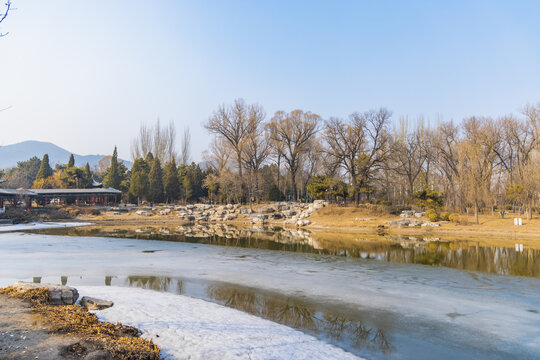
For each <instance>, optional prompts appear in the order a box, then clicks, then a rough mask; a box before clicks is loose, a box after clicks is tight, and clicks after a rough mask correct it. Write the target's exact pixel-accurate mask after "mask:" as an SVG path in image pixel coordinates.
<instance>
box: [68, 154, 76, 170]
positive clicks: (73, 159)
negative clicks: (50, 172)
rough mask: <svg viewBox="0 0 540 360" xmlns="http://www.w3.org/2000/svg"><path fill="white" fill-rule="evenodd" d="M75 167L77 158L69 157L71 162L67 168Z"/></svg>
mask: <svg viewBox="0 0 540 360" xmlns="http://www.w3.org/2000/svg"><path fill="white" fill-rule="evenodd" d="M74 166H75V158H74V157H73V154H71V155H69V161H68V163H67V167H68V168H71V167H74Z"/></svg>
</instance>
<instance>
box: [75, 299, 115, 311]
mask: <svg viewBox="0 0 540 360" xmlns="http://www.w3.org/2000/svg"><path fill="white" fill-rule="evenodd" d="M113 305H114V303H113V302H112V301H108V300H103V299H97V298H93V297H90V296H83V297H82V298H81V306H83V307H85V308H87V309H88V310H103V309H107V308H110V307H111V306H113Z"/></svg>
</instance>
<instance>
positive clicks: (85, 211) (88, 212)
mask: <svg viewBox="0 0 540 360" xmlns="http://www.w3.org/2000/svg"><path fill="white" fill-rule="evenodd" d="M81 214H82V215H94V216H97V215H99V214H101V211H99V210H98V209H95V208H91V207H89V208H82V209H81Z"/></svg>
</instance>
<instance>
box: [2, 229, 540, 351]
mask: <svg viewBox="0 0 540 360" xmlns="http://www.w3.org/2000/svg"><path fill="white" fill-rule="evenodd" d="M149 250H150V251H152V252H148V251H149ZM61 275H62V276H67V277H68V278H69V279H70V280H69V281H70V284H72V285H73V284H76V282H77V280H76V279H78V278H79V277H83V278H88V277H95V278H98V277H100V278H101V279H103V278H104V277H105V276H112V277H114V276H119V277H123V276H137V275H144V276H170V277H177V278H185V279H198V280H202V281H218V282H219V281H221V282H227V283H232V284H239V285H242V286H246V287H251V288H256V289H262V290H266V291H273V292H278V293H280V294H283V295H284V296H295V297H301V298H308V299H310V300H313V301H318V302H319V303H328V304H333V305H334V306H341V305H343V306H347V307H349V308H352V309H357V310H358V311H364V312H365V313H368V314H372V317H373V319H374V321H379V319H390V320H389V321H390V325H389V326H388V327H390V328H395V329H401V330H400V331H401V334H402V335H403V334H405V335H408V334H409V333H410V334H412V333H415V332H417V333H418V335H417V339H422V340H424V339H428V340H430V339H434V340H433V341H435V342H445V343H454V344H457V345H456V346H459V347H460V348H465V347H471V348H475V349H476V348H477V349H483V350H485V351H495V352H497V354H499V355H500V354H503V355H504V354H516V356H517V357H522V358H535V357H536V358H538V357H539V356H540V280H538V279H535V278H524V277H509V276H495V275H490V274H482V273H472V272H468V271H460V270H455V269H448V268H436V267H427V266H421V265H406V264H395V263H386V262H378V261H370V260H361V259H350V258H339V257H335V256H321V255H314V254H302V253H291V252H279V251H268V250H258V249H247V248H232V247H219V246H212V245H202V244H189V243H176V242H164V241H150V240H135V239H118V238H92V237H69V236H65V237H62V236H47V235H39V234H20V233H9V234H2V235H0V285H7V284H9V283H11V282H13V281H15V280H29V279H32V277H34V276H42V277H43V281H51V280H49V279H47V277H48V276H49V277H56V279H58V278H59V277H60V276H61ZM71 279H75V280H71ZM56 281H58V280H56ZM80 281H84V280H80ZM101 281H102V280H101ZM96 284H98V283H92V284H90V285H96ZM101 284H103V282H101ZM340 304H341V305H340ZM164 326H165V325H164ZM421 329H423V330H421ZM486 349H487V350H486ZM484 354H485V352H484ZM499 357H504V356H499ZM424 358H425V357H424Z"/></svg>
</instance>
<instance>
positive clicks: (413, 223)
mask: <svg viewBox="0 0 540 360" xmlns="http://www.w3.org/2000/svg"><path fill="white" fill-rule="evenodd" d="M386 225H388V226H397V227H406V226H409V227H417V226H432V227H437V226H441V224H439V223H436V222H432V221H424V220H418V219H399V220H392V221H389V222H387V223H386Z"/></svg>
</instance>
